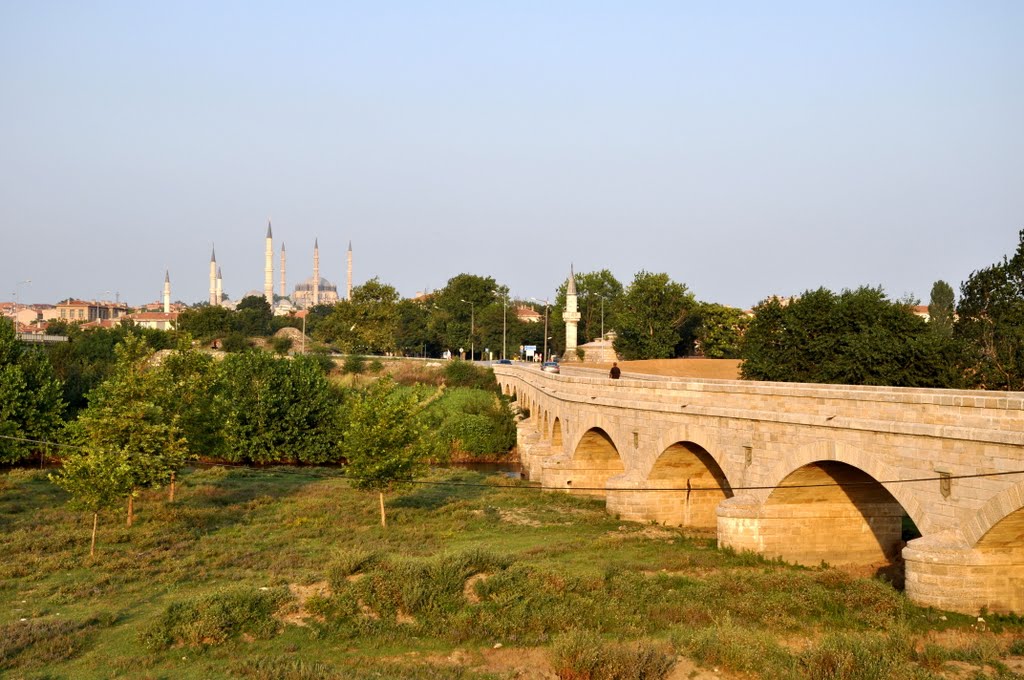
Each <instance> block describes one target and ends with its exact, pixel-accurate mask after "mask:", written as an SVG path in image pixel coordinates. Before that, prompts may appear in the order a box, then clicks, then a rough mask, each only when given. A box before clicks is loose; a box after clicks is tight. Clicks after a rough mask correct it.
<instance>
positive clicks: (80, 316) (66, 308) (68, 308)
mask: <svg viewBox="0 0 1024 680" xmlns="http://www.w3.org/2000/svg"><path fill="white" fill-rule="evenodd" d="M127 313H128V305H127V304H125V303H124V302H102V301H99V300H77V299H73V298H70V299H67V300H64V301H63V302H60V303H58V304H57V315H56V317H54V318H56V319H58V320H60V321H68V322H72V323H89V322H91V321H111V320H117V319H120V318H121V317H122V316H124V315H126V314H127Z"/></svg>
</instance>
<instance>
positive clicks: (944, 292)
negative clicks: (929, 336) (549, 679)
mask: <svg viewBox="0 0 1024 680" xmlns="http://www.w3.org/2000/svg"><path fill="white" fill-rule="evenodd" d="M955 309H956V297H955V296H954V294H953V287H952V286H950V285H949V284H948V283H946V282H945V281H936V282H935V283H934V284H932V294H931V299H930V300H929V302H928V326H929V327H930V328H931V329H932V330H933V331H935V332H936V333H941V334H942V335H947V336H948V335H952V334H953V318H954V313H953V312H954V310H955Z"/></svg>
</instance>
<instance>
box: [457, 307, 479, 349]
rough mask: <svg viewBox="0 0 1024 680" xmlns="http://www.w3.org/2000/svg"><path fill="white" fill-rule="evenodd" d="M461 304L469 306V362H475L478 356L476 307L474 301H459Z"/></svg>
mask: <svg viewBox="0 0 1024 680" xmlns="http://www.w3.org/2000/svg"><path fill="white" fill-rule="evenodd" d="M459 302H465V303H466V304H467V305H469V360H470V361H473V359H474V357H475V356H476V339H475V338H474V337H473V334H474V333H476V307H475V305H474V304H473V301H472V300H461V299H460V300H459Z"/></svg>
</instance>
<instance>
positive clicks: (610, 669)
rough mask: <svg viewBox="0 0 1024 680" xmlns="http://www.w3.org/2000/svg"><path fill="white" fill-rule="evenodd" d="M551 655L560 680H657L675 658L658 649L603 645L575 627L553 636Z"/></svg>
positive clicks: (647, 645)
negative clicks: (554, 637)
mask: <svg viewBox="0 0 1024 680" xmlns="http://www.w3.org/2000/svg"><path fill="white" fill-rule="evenodd" d="M551 654H552V657H553V662H554V667H555V673H556V674H557V675H558V677H559V678H562V680H657V679H659V678H664V677H665V676H667V675H668V673H669V671H670V670H672V666H673V665H674V664H675V655H674V654H672V653H671V651H670V650H667V649H665V648H664V647H662V646H656V645H654V644H651V643H649V642H641V643H638V644H615V643H607V642H605V641H604V640H603V639H602V638H601V636H600V635H598V634H597V633H595V632H593V631H589V630H583V629H579V628H574V629H573V630H570V631H569V632H567V633H565V634H563V635H561V636H559V637H557V638H556V639H555V642H554V644H553V645H552V649H551Z"/></svg>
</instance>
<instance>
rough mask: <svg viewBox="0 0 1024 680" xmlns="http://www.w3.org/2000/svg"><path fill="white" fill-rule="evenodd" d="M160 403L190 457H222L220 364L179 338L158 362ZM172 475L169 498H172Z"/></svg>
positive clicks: (224, 409)
mask: <svg viewBox="0 0 1024 680" xmlns="http://www.w3.org/2000/svg"><path fill="white" fill-rule="evenodd" d="M158 370H159V376H160V378H161V380H162V385H161V389H160V391H159V393H158V394H159V405H160V406H161V408H162V409H163V410H164V412H165V414H166V416H167V417H168V418H169V419H170V421H171V422H173V423H174V424H175V425H176V426H177V427H178V428H179V429H180V430H181V433H182V435H183V437H184V440H185V446H186V449H187V451H188V456H189V457H190V458H198V457H200V456H205V457H209V458H221V457H223V456H224V455H225V452H226V440H225V435H224V421H225V419H226V417H227V404H226V403H225V401H226V400H225V397H224V384H223V379H222V372H221V366H220V364H219V363H218V362H217V361H216V360H214V358H213V357H212V356H210V355H209V354H205V353H203V352H199V351H196V350H195V349H192V347H191V341H190V338H189V337H188V336H187V335H186V336H185V337H183V338H182V339H181V342H180V343H179V345H178V349H177V351H175V352H173V353H171V354H169V355H168V356H167V357H166V358H164V360H163V363H161V364H160V368H159V369H158ZM174 477H175V473H174V472H173V471H172V475H171V480H170V496H169V500H171V501H173V500H174Z"/></svg>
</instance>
